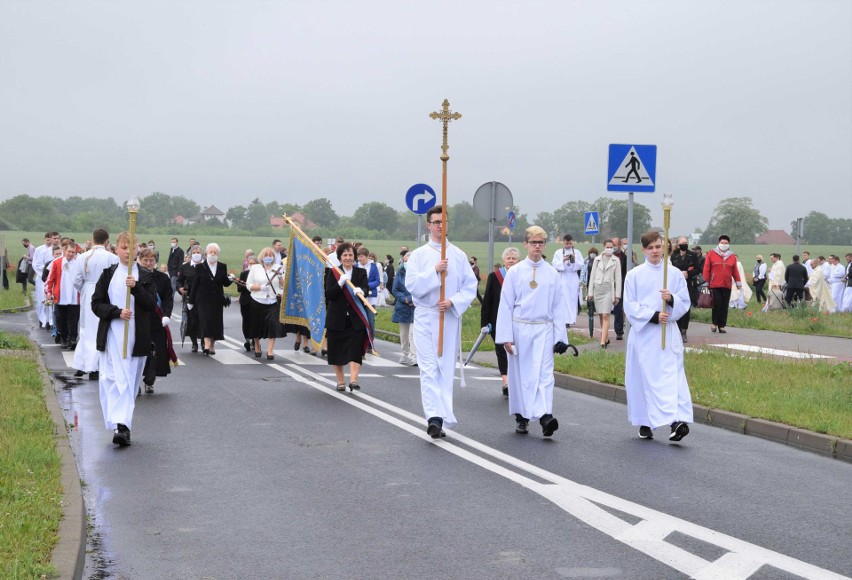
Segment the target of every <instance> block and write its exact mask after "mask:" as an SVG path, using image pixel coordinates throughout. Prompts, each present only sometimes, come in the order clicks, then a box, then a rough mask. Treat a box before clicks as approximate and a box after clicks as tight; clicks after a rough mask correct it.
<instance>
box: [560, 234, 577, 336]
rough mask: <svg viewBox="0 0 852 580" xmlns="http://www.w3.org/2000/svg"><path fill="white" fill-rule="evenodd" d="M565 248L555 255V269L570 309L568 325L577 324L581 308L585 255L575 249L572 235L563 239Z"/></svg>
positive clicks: (566, 235)
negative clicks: (582, 273)
mask: <svg viewBox="0 0 852 580" xmlns="http://www.w3.org/2000/svg"><path fill="white" fill-rule="evenodd" d="M562 243H563V245H564V246H563V247H562V248H561V249H559V250H556V252H555V253H554V254H553V267H554V268H556V271H557V272H559V276H560V280H562V284H563V287H564V295H565V304H566V305H567V307H568V310H567V313H568V317H567V319H566V322H567V324H575V323H576V322H577V311H578V309H579V308H580V271H581V270H582V269H583V254H582V253H581V252H580V250H578V249H576V248H575V247H574V238H573V237H572V236H571V234H565V235H564V236H563V237H562Z"/></svg>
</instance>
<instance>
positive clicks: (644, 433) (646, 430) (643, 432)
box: [639, 425, 654, 439]
mask: <svg viewBox="0 0 852 580" xmlns="http://www.w3.org/2000/svg"><path fill="white" fill-rule="evenodd" d="M653 438H654V432H653V431H652V430H651V428H650V427H648V426H647V425H642V426H640V427H639V439H653Z"/></svg>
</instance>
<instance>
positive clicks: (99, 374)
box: [89, 371, 101, 381]
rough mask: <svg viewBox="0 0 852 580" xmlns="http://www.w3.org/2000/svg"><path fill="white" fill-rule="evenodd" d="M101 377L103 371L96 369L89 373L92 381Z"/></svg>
mask: <svg viewBox="0 0 852 580" xmlns="http://www.w3.org/2000/svg"><path fill="white" fill-rule="evenodd" d="M99 378H101V373H100V372H99V371H95V372H92V373H89V380H90V381H96V380H98V379H99Z"/></svg>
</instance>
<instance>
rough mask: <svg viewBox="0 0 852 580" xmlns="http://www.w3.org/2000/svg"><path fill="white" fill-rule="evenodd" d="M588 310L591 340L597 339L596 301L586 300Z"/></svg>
mask: <svg viewBox="0 0 852 580" xmlns="http://www.w3.org/2000/svg"><path fill="white" fill-rule="evenodd" d="M586 308H587V309H588V310H589V338H594V337H595V301H594V300H586Z"/></svg>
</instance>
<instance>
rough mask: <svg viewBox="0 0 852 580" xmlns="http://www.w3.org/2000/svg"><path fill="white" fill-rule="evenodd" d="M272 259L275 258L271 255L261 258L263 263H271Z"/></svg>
mask: <svg viewBox="0 0 852 580" xmlns="http://www.w3.org/2000/svg"><path fill="white" fill-rule="evenodd" d="M274 261H275V259H274V258H273V257H272V256H266V257H265V258H263V263H264V264H271V263H272V262H274Z"/></svg>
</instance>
